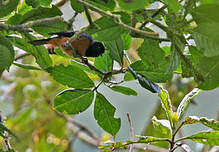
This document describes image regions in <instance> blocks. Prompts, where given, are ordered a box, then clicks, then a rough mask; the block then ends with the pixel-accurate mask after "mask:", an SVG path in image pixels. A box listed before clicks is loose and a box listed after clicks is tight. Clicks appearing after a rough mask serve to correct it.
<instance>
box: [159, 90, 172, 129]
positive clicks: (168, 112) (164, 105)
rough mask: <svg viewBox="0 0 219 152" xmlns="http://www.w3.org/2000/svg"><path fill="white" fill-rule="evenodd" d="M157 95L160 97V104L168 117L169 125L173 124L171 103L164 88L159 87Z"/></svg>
mask: <svg viewBox="0 0 219 152" xmlns="http://www.w3.org/2000/svg"><path fill="white" fill-rule="evenodd" d="M158 96H159V97H160V99H161V104H162V108H163V109H164V110H165V112H166V116H167V118H168V120H169V121H170V124H171V126H172V125H173V124H172V123H173V122H172V121H173V120H172V114H173V110H172V104H171V101H170V98H169V94H168V92H167V91H166V90H164V89H161V92H160V93H159V94H158Z"/></svg>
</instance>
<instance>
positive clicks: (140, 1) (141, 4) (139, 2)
mask: <svg viewBox="0 0 219 152" xmlns="http://www.w3.org/2000/svg"><path fill="white" fill-rule="evenodd" d="M118 3H119V6H120V7H121V8H122V9H124V10H127V11H133V10H138V9H143V8H145V7H146V6H147V4H148V1H146V0H128V1H125V0H118Z"/></svg>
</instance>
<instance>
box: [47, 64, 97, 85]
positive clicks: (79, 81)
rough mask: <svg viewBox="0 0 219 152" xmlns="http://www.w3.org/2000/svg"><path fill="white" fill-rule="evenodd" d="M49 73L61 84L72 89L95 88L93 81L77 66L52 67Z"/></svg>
mask: <svg viewBox="0 0 219 152" xmlns="http://www.w3.org/2000/svg"><path fill="white" fill-rule="evenodd" d="M48 72H49V73H50V74H51V76H52V77H53V78H54V79H55V80H56V81H57V82H59V83H61V84H63V85H67V86H69V87H72V88H76V89H81V88H92V87H94V83H93V81H92V80H91V79H90V78H89V77H88V76H87V74H86V73H85V72H84V71H82V70H81V69H79V68H78V67H76V66H73V65H68V66H67V67H65V66H64V65H62V64H61V65H58V66H54V67H50V68H49V69H48Z"/></svg>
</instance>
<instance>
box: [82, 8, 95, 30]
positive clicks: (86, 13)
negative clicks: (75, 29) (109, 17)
mask: <svg viewBox="0 0 219 152" xmlns="http://www.w3.org/2000/svg"><path fill="white" fill-rule="evenodd" d="M84 11H85V15H86V16H87V20H88V22H89V24H90V26H94V23H93V21H92V18H91V15H90V12H89V10H88V8H87V6H85V5H84Z"/></svg>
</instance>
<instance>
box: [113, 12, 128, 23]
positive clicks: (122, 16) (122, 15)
mask: <svg viewBox="0 0 219 152" xmlns="http://www.w3.org/2000/svg"><path fill="white" fill-rule="evenodd" d="M112 13H113V14H116V15H120V19H121V21H122V22H123V23H125V24H129V23H131V21H132V19H131V16H130V15H129V14H128V13H127V12H124V11H120V12H112Z"/></svg>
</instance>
